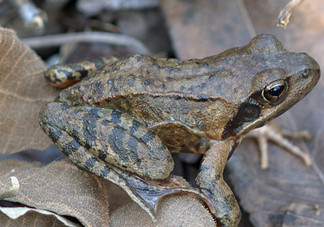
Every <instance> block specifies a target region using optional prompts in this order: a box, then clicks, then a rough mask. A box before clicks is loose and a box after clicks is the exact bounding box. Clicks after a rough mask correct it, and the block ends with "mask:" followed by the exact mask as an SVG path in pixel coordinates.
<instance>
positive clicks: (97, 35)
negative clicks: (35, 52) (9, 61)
mask: <svg viewBox="0 0 324 227" xmlns="http://www.w3.org/2000/svg"><path fill="white" fill-rule="evenodd" d="M22 41H23V43H24V44H25V45H27V46H29V47H31V48H35V49H36V48H44V47H53V46H60V45H62V44H69V43H80V42H90V43H106V44H113V45H119V46H127V47H129V48H130V49H131V50H132V51H134V52H135V53H140V54H149V53H150V51H149V50H148V49H147V48H146V46H145V45H144V44H143V43H142V42H140V41H139V40H137V39H135V38H133V37H130V36H126V35H120V34H113V33H108V32H80V33H67V34H55V35H46V36H38V37H33V38H25V39H22Z"/></svg>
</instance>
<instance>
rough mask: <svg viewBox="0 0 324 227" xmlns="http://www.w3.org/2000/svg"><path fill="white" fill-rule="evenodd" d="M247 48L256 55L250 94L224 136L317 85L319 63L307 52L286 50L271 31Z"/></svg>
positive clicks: (241, 131)
mask: <svg viewBox="0 0 324 227" xmlns="http://www.w3.org/2000/svg"><path fill="white" fill-rule="evenodd" d="M243 48H244V49H245V52H249V54H250V55H251V56H253V58H252V59H253V64H252V65H250V66H249V67H253V69H252V68H251V69H250V70H249V72H253V78H252V81H251V86H245V87H246V89H248V90H249V91H248V95H247V96H246V97H245V98H244V100H242V101H241V102H240V103H239V104H238V109H237V113H236V115H235V116H234V118H232V120H230V121H229V122H228V123H227V125H226V127H225V128H224V131H223V135H222V137H223V138H228V137H230V136H240V135H242V134H245V133H247V132H249V131H250V130H252V129H254V128H257V127H260V126H262V125H264V124H265V123H266V122H268V121H270V120H272V119H273V118H275V117H277V116H279V115H280V114H282V113H284V112H285V111H287V110H288V109H289V108H290V107H292V106H293V105H294V104H295V103H297V102H298V101H299V100H301V99H302V98H303V97H304V96H305V95H306V94H307V93H308V92H310V91H311V90H312V88H313V87H314V86H315V85H316V83H317V82H318V80H319V77H320V67H319V65H318V63H317V62H316V61H315V60H314V59H313V58H312V57H310V56H309V55H307V54H305V53H295V52H291V51H287V50H286V49H285V48H284V47H283V45H282V44H281V43H280V42H279V41H278V40H277V39H276V38H275V37H274V36H272V35H259V36H256V37H255V38H254V39H253V40H252V41H251V42H250V43H249V44H248V45H247V46H245V47H243Z"/></svg>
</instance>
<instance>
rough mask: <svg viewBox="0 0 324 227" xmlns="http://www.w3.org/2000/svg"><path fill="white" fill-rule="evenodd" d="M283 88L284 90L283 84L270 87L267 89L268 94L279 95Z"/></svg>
mask: <svg viewBox="0 0 324 227" xmlns="http://www.w3.org/2000/svg"><path fill="white" fill-rule="evenodd" d="M283 90H284V86H282V85H279V86H275V87H274V88H271V89H270V90H269V94H270V95H272V96H279V95H281V93H282V91H283Z"/></svg>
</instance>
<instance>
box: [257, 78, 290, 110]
mask: <svg viewBox="0 0 324 227" xmlns="http://www.w3.org/2000/svg"><path fill="white" fill-rule="evenodd" d="M287 91H288V83H287V82H286V81H285V80H276V81H274V82H272V83H271V84H269V85H268V86H266V87H265V88H264V89H263V90H262V98H263V99H264V100H265V101H266V102H268V103H270V104H272V105H276V104H279V103H280V102H282V101H283V100H284V99H285V98H286V96H287Z"/></svg>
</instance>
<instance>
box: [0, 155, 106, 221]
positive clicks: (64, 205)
mask: <svg viewBox="0 0 324 227" xmlns="http://www.w3.org/2000/svg"><path fill="white" fill-rule="evenodd" d="M0 176H1V178H0V182H4V181H5V179H6V178H9V177H11V176H15V177H16V178H17V179H18V181H19V185H20V189H19V192H18V194H17V196H15V197H10V198H6V199H5V200H7V201H12V202H18V203H20V204H23V205H25V206H29V207H34V208H37V209H42V210H48V211H52V212H55V213H56V214H59V215H66V216H72V217H75V218H76V219H78V220H79V221H80V222H81V223H82V224H84V226H88V227H100V226H108V219H109V210H108V197H107V194H108V191H107V189H106V188H105V187H104V184H105V180H103V179H99V178H98V177H96V176H94V175H91V174H88V173H86V172H84V171H81V170H80V169H78V168H77V167H76V166H74V165H72V164H71V163H69V162H53V163H51V164H49V165H47V166H44V167H40V165H39V163H32V164H31V163H26V162H21V161H8V160H6V161H1V162H0Z"/></svg>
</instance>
